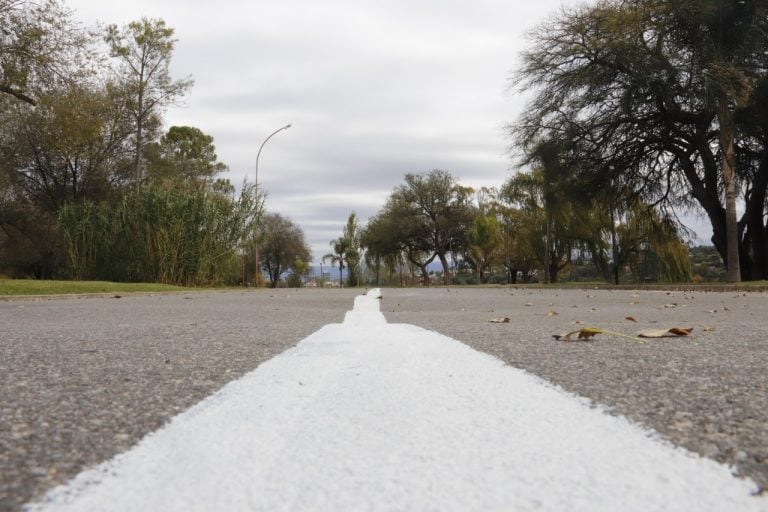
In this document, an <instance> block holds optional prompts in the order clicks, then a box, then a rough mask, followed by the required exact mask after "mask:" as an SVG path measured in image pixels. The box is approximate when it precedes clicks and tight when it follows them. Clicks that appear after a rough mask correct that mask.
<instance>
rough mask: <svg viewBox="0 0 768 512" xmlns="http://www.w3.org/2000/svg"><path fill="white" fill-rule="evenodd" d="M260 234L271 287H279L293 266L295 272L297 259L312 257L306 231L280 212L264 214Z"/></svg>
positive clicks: (263, 261)
mask: <svg viewBox="0 0 768 512" xmlns="http://www.w3.org/2000/svg"><path fill="white" fill-rule="evenodd" d="M260 235H261V236H260V241H259V247H260V250H261V266H262V268H263V269H264V271H265V272H267V274H268V275H269V285H270V288H275V287H277V284H278V282H279V281H280V277H281V276H282V275H283V274H284V273H285V272H286V271H288V270H290V269H291V268H293V269H294V272H295V269H296V266H295V265H296V261H297V260H300V261H302V262H304V261H309V260H310V259H311V252H310V249H309V246H307V243H306V241H305V239H304V232H303V231H302V230H301V228H300V227H299V226H298V225H297V224H295V223H294V222H293V221H292V220H290V219H288V218H286V217H283V216H282V215H280V214H279V213H268V214H266V215H265V216H264V220H263V225H262V227H261V230H260Z"/></svg>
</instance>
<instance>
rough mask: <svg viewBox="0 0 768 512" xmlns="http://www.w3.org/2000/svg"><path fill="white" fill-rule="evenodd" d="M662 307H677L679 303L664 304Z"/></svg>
mask: <svg viewBox="0 0 768 512" xmlns="http://www.w3.org/2000/svg"><path fill="white" fill-rule="evenodd" d="M662 307H664V308H676V307H677V303H673V304H664V305H663V306H662Z"/></svg>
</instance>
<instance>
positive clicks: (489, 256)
mask: <svg viewBox="0 0 768 512" xmlns="http://www.w3.org/2000/svg"><path fill="white" fill-rule="evenodd" d="M467 238H468V242H469V255H470V257H471V259H472V261H473V262H474V264H475V270H476V271H477V276H478V280H479V281H480V282H483V281H484V275H485V271H486V270H487V269H488V268H490V267H491V266H492V265H494V264H495V263H496V262H497V261H499V260H500V258H501V256H502V249H503V242H504V240H503V236H502V232H501V223H499V221H498V219H496V217H495V216H492V215H478V216H477V217H475V220H474V221H473V222H472V227H471V228H470V230H469V234H468V237H467Z"/></svg>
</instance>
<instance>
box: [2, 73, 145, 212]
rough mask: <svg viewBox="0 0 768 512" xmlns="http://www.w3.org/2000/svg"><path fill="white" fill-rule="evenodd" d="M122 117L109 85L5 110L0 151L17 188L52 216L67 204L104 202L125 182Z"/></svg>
mask: <svg viewBox="0 0 768 512" xmlns="http://www.w3.org/2000/svg"><path fill="white" fill-rule="evenodd" d="M123 114H124V111H123V110H122V105H121V102H120V101H119V99H118V98H116V97H115V94H114V91H113V90H112V89H111V88H110V87H109V86H107V87H103V88H100V87H96V86H93V87H85V86H77V85H75V86H71V87H67V88H64V89H61V90H56V91H51V92H49V93H46V94H45V95H43V96H42V97H41V98H40V99H39V101H38V105H37V107H35V108H34V109H30V108H26V107H24V106H21V107H19V106H16V107H14V108H11V109H9V110H7V111H5V112H4V113H3V115H1V116H0V117H1V118H2V119H3V121H4V123H6V124H5V129H6V134H5V137H3V139H2V141H0V152H2V154H3V155H4V158H3V161H4V164H5V166H6V170H7V171H10V172H11V173H12V175H13V183H14V185H15V186H16V188H17V190H18V191H19V192H20V193H22V194H23V196H24V197H25V198H27V199H28V200H30V201H31V202H32V203H33V204H34V205H35V206H36V207H40V208H43V209H45V210H47V211H49V212H54V213H55V212H57V211H58V209H59V208H61V206H62V205H63V204H64V203H65V202H67V201H74V202H79V201H83V200H86V199H89V200H101V199H104V198H106V197H107V196H108V195H109V194H110V193H111V189H112V188H113V187H114V186H117V185H119V184H121V183H122V182H123V181H124V180H125V178H126V175H125V172H124V171H125V167H126V166H125V164H126V159H127V156H128V155H127V154H126V151H125V144H126V141H127V140H128V137H129V136H130V127H129V126H128V125H127V124H126V123H125V122H123V119H124V116H123Z"/></svg>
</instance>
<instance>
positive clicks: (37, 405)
mask: <svg viewBox="0 0 768 512" xmlns="http://www.w3.org/2000/svg"><path fill="white" fill-rule="evenodd" d="M361 292H362V290H277V291H267V290H260V291H251V292H227V293H205V292H203V293H190V294H180V295H157V296H124V297H122V298H103V297H102V298H78V299H63V300H42V301H29V300H25V301H10V302H0V511H12V510H14V511H15V510H18V509H19V508H20V505H21V504H22V503H24V502H27V501H29V500H30V499H33V498H34V497H37V496H40V495H41V494H42V493H43V492H45V491H46V490H48V489H50V488H51V487H52V486H54V485H56V484H59V483H63V482H65V481H66V480H68V479H69V478H71V477H73V476H74V475H76V474H77V473H78V472H79V471H80V470H82V469H84V468H85V467H88V466H91V465H93V464H96V463H98V462H101V461H103V460H106V459H108V458H110V457H112V456H113V455H115V454H116V453H119V452H121V451H124V450H126V449H127V448H129V447H130V446H131V445H133V444H134V443H135V442H136V441H137V440H138V439H140V438H141V437H142V436H143V435H145V434H146V433H148V432H151V431H153V430H156V429H157V428H158V427H160V426H161V425H162V424H164V423H165V422H166V421H167V420H168V419H169V418H171V417H172V416H174V415H175V414H177V413H178V412H180V411H182V410H184V409H186V408H188V407H189V406H191V405H192V404H194V403H196V402H197V401H199V400H200V399H202V398H203V397H205V396H207V395H209V394H211V393H212V392H214V391H215V390H217V389H219V388H220V387H221V386H222V385H223V384H225V383H226V382H228V381H230V380H233V379H235V378H238V377H240V376H242V375H243V374H245V373H247V372H249V371H251V370H252V369H254V368H255V367H257V366H258V365H259V364H260V363H261V362H263V361H265V360H267V359H269V358H271V357H273V356H274V355H277V354H278V353H280V352H282V351H283V350H285V349H287V348H289V347H291V346H293V345H295V344H296V343H297V342H298V341H299V340H301V339H302V338H304V337H306V336H307V335H309V334H310V333H312V332H314V331H315V330H317V329H319V328H320V327H321V326H323V325H325V324H327V323H333V322H340V321H341V320H342V319H343V316H344V312H346V311H347V310H349V309H351V307H352V301H353V298H354V296H355V295H357V294H359V293H361ZM382 311H383V312H384V314H385V316H386V317H387V319H388V320H389V321H390V322H403V323H411V324H416V325H420V326H422V327H425V328H428V329H432V330H436V331H438V332H441V333H443V334H446V335H449V336H451V337H454V338H456V339H459V340H461V341H463V342H465V343H467V344H469V345H471V346H473V347H474V348H476V349H478V350H481V351H485V352H488V353H490V354H493V355H495V356H497V357H499V358H501V359H503V360H504V361H506V362H507V363H508V364H510V365H512V366H516V367H519V368H523V369H525V370H527V371H530V372H532V373H534V374H536V375H539V376H541V377H542V378H544V379H546V380H548V381H550V382H553V383H555V384H557V385H559V386H561V387H563V388H564V389H566V390H569V391H572V392H574V393H577V394H579V395H582V396H585V397H588V398H590V399H592V400H593V401H594V402H595V403H599V404H603V405H606V406H608V407H609V408H611V410H613V411H615V412H617V413H621V414H624V415H626V416H628V417H630V418H632V419H633V420H635V421H637V422H639V423H641V424H643V425H646V426H648V427H651V428H653V429H655V430H657V431H658V432H659V433H660V434H661V435H662V436H663V437H665V438H667V439H669V440H671V441H673V442H674V443H676V444H679V445H682V446H684V447H686V448H688V449H690V450H692V451H694V452H697V453H700V454H702V455H704V456H706V457H710V458H713V459H716V460H718V461H721V462H725V463H728V464H732V465H735V466H736V467H737V468H738V470H739V472H740V473H741V474H744V475H748V476H750V477H751V478H753V479H754V480H755V481H756V482H758V484H759V485H761V486H763V487H768V375H766V374H767V372H766V361H768V358H767V357H766V356H767V355H768V336H767V334H768V333H767V332H766V331H768V322H766V319H768V295H766V294H765V293H748V294H742V293H735V292H723V293H704V292H696V293H684V292H670V293H667V292H660V291H642V292H635V291H598V290H523V289H511V288H488V289H478V288H461V289H458V288H449V289H445V288H435V289H385V290H384V298H383V300H382ZM628 316H631V317H633V318H634V319H635V320H636V322H631V321H629V320H626V317H628ZM498 317H509V318H510V323H502V324H496V323H490V322H489V320H491V319H493V318H498ZM576 322H582V323H576ZM587 326H590V327H598V328H603V329H608V330H614V331H619V332H624V333H627V334H634V333H636V332H637V331H639V330H642V329H645V328H659V327H664V328H667V327H672V326H679V327H693V328H694V331H693V336H692V337H691V338H689V339H663V340H649V341H648V342H647V343H645V344H639V343H635V342H633V341H631V340H627V339H623V338H619V337H614V336H607V335H599V336H597V337H596V338H594V340H595V341H591V342H573V343H566V342H562V341H556V340H554V339H553V338H552V335H553V334H559V333H563V332H568V331H571V330H576V329H579V328H581V327H587Z"/></svg>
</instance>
